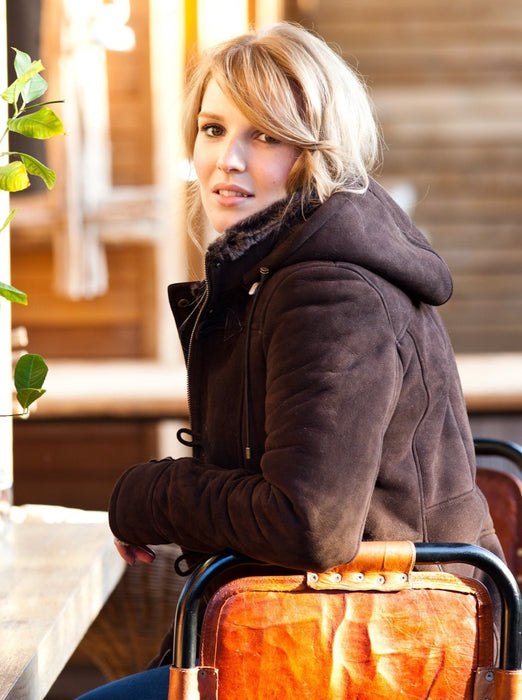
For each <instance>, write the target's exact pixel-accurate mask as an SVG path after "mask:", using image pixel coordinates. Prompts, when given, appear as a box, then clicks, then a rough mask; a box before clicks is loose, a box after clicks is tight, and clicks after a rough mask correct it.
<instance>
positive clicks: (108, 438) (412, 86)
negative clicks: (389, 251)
mask: <svg viewBox="0 0 522 700" xmlns="http://www.w3.org/2000/svg"><path fill="white" fill-rule="evenodd" d="M6 9H7V47H12V46H16V47H17V48H19V49H21V50H24V51H26V52H27V53H29V54H30V55H31V57H32V58H37V57H41V58H42V60H43V62H44V65H45V67H46V70H45V72H44V74H43V75H44V77H45V78H46V79H47V81H48V83H49V90H48V93H47V95H46V97H47V98H48V99H60V98H63V99H64V100H65V102H64V103H63V104H61V105H57V106H56V111H58V112H59V114H60V116H61V117H62V120H63V121H64V123H65V127H66V132H67V135H66V136H65V137H58V138H55V139H53V140H51V141H47V142H42V143H41V144H38V145H39V146H40V147H41V148H42V149H44V153H43V157H44V158H45V159H46V162H48V164H49V165H51V166H52V167H53V168H54V169H55V170H56V172H57V179H58V184H57V186H56V188H55V189H54V190H53V191H52V192H47V191H46V190H44V191H42V189H41V188H38V185H37V183H34V186H33V187H31V188H30V189H29V190H28V191H26V192H24V193H20V194H17V195H15V196H13V197H12V198H11V199H12V200H13V201H14V205H15V206H17V207H18V208H19V212H18V214H17V216H16V218H15V220H14V221H13V223H12V226H11V250H12V255H11V266H12V282H13V284H14V285H15V286H17V287H19V288H21V289H23V290H24V291H26V292H27V293H28V296H29V304H28V306H27V307H21V306H19V305H13V308H12V316H13V320H12V323H13V327H14V328H19V327H22V328H24V329H26V331H27V337H28V344H27V346H26V349H28V350H29V351H30V352H37V353H40V354H42V355H43V356H44V357H45V359H46V360H47V361H48V364H49V366H50V373H49V378H48V383H47V387H48V391H47V394H46V396H45V397H44V398H43V399H42V400H41V401H40V402H39V405H38V407H37V410H36V411H35V412H33V414H32V415H31V418H30V420H27V421H20V420H18V421H15V424H14V460H15V501H16V502H17V503H25V502H34V501H39V502H45V503H58V504H61V505H71V506H77V507H85V508H98V509H103V508H105V507H106V502H107V497H108V494H109V493H110V488H111V486H112V484H113V483H114V480H115V478H116V477H117V475H118V474H119V473H120V472H121V471H122V469H123V468H125V467H126V466H127V465H129V464H132V463H135V462H138V461H144V460H146V459H148V458H150V457H151V456H156V455H158V454H166V453H172V452H173V451H175V450H176V449H177V447H176V444H177V443H176V442H175V440H174V439H173V433H172V429H173V427H175V425H176V420H178V419H179V420H181V421H183V417H184V413H185V404H184V390H185V386H184V378H183V367H182V362H181V358H180V355H179V351H178V348H177V340H176V337H175V331H174V324H173V323H172V321H171V317H170V311H169V309H168V307H167V300H166V286H167V284H168V283H169V282H172V281H176V280H182V279H186V278H188V277H197V276H198V275H199V274H200V272H201V259H200V254H199V253H198V251H197V249H196V248H195V247H194V245H193V244H191V242H190V241H189V239H188V237H187V234H186V231H185V226H184V203H185V201H184V191H185V179H184V178H185V176H186V173H187V167H186V163H185V162H184V160H183V154H182V152H181V147H180V123H179V110H180V95H181V90H182V85H183V75H184V70H185V66H186V61H187V59H188V57H189V56H190V55H192V54H193V53H194V52H197V51H198V50H200V49H201V48H203V47H204V46H205V45H207V44H211V43H214V42H215V41H217V40H219V39H221V38H225V37H226V36H229V35H234V34H237V33H238V32H241V31H243V30H244V29H245V28H246V27H247V26H248V25H250V24H257V25H259V24H264V23H266V22H270V21H273V20H277V19H280V18H284V19H288V20H294V21H298V22H301V23H302V24H304V25H305V26H307V27H310V28H313V29H314V30H316V31H317V32H318V33H319V34H321V35H322V36H324V37H325V38H326V40H327V41H328V42H330V43H331V44H333V45H334V46H336V47H338V49H339V50H340V51H341V52H342V55H343V56H344V58H345V59H346V60H347V61H348V62H349V63H350V64H351V65H352V66H354V67H355V68H357V70H358V71H359V72H360V73H361V74H362V76H363V77H364V78H365V79H366V81H367V83H368V85H369V88H370V91H371V94H372V97H373V99H374V101H375V104H376V109H377V114H378V117H379V119H380V122H381V125H382V133H383V138H384V142H385V149H384V153H383V162H382V166H381V167H380V169H379V171H378V172H377V173H376V177H377V178H378V179H379V180H380V181H381V182H382V183H383V184H384V185H385V186H386V187H387V188H389V189H390V191H391V192H392V193H393V194H394V196H395V197H396V198H397V199H398V200H399V201H400V202H401V203H402V205H403V206H404V207H405V208H406V209H407V210H408V211H409V212H410V213H411V215H412V216H413V218H414V220H415V222H416V223H417V224H418V225H419V226H420V228H421V229H422V230H423V231H424V232H425V233H426V235H427V236H428V237H429V238H430V239H431V241H432V242H433V244H434V246H435V247H436V249H437V250H438V251H439V252H440V253H441V254H442V255H443V256H444V257H445V259H446V260H447V262H448V264H449V266H450V268H451V270H452V272H453V275H454V280H455V293H454V296H453V298H452V300H451V301H450V302H449V303H448V304H447V305H446V306H445V307H443V309H442V315H443V317H444V321H445V322H446V324H447V326H448V328H449V332H450V335H451V338H452V341H453V344H454V348H455V351H456V353H457V354H458V356H464V357H468V358H469V357H471V356H472V357H475V356H477V357H480V356H483V357H490V356H495V357H497V356H498V357H503V356H504V355H505V356H506V357H509V358H510V359H511V360H513V357H515V358H517V357H518V356H517V355H516V354H517V353H518V352H520V350H521V349H522V227H521V221H522V197H521V194H522V167H521V165H522V90H521V87H522V41H521V38H522V7H521V6H520V4H519V3H518V2H515V0H498V1H497V2H495V3H492V2H491V1H488V0H463V1H462V2H459V3H454V2H453V1H452V0H424V1H423V2H422V3H418V2H416V0H396V1H395V2H393V3H390V2H388V1H387V0H349V1H348V2H347V1H346V0H342V1H341V0H223V1H222V2H220V3H215V2H212V1H211V0H186V2H182V1H181V0H113V2H108V1H107V2H103V0H82V2H78V1H76V0H7V2H6ZM11 63H12V51H11V49H8V65H10V64H11ZM40 155H42V154H40ZM509 367H510V369H509V371H510V372H514V376H513V380H516V376H515V375H516V374H517V372H518V376H519V377H520V376H522V371H519V370H520V363H518V362H515V363H514V364H513V362H512V363H511V364H510V365H509ZM511 368H514V369H511ZM486 380H487V377H484V381H486ZM506 408H509V411H508V410H506ZM515 408H516V409H517V410H513V406H512V405H510V406H509V407H506V406H502V405H498V406H496V408H495V411H489V413H488V410H489V409H488V406H480V405H479V406H474V409H473V413H474V414H475V413H476V414H477V415H476V416H475V415H474V416H473V420H474V421H476V422H475V424H476V425H478V427H477V430H480V432H484V430H487V431H488V432H489V434H491V433H492V431H493V432H495V433H498V432H499V431H500V432H501V433H503V436H504V437H510V438H511V439H517V438H518V439H519V440H520V439H522V429H521V425H520V418H519V414H518V413H517V411H518V409H519V408H520V407H515ZM497 409H498V410H497ZM486 414H487V415H486ZM481 421H482V423H481ZM484 421H486V424H485V427H484V428H483V427H482V424H483V422H484ZM506 433H507V434H506Z"/></svg>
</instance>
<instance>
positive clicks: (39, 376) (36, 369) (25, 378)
mask: <svg viewBox="0 0 522 700" xmlns="http://www.w3.org/2000/svg"><path fill="white" fill-rule="evenodd" d="M47 371H48V367H47V365H46V364H45V361H44V359H43V357H42V356H41V355H33V354H27V355H22V357H20V359H19V360H18V362H17V363H16V367H15V372H14V382H15V389H16V398H17V400H18V403H19V404H20V406H21V407H22V408H23V409H24V410H27V408H28V407H29V406H30V405H31V404H32V403H33V402H34V401H36V400H37V399H39V398H40V396H42V394H44V393H45V389H42V386H43V383H44V381H45V378H46V376H47Z"/></svg>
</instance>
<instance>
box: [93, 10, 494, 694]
mask: <svg viewBox="0 0 522 700" xmlns="http://www.w3.org/2000/svg"><path fill="white" fill-rule="evenodd" d="M185 141H186V146H187V151H188V153H189V155H190V157H191V159H192V161H193V164H194V169H195V172H196V174H197V182H196V183H195V193H194V197H193V202H192V214H191V220H192V221H193V222H194V221H195V220H197V216H198V215H202V216H204V217H206V219H207V223H208V224H209V225H210V227H211V228H212V229H213V231H215V238H214V239H213V240H212V241H211V242H210V244H209V246H208V250H207V251H206V257H205V271H206V276H205V280H204V281H203V282H201V283H180V284H174V285H172V286H171V287H170V288H169V297H170V303H171V307H172V310H173V313H174V317H175V320H176V323H177V326H178V330H179V334H180V339H181V344H182V346H183V349H184V352H185V358H186V362H187V368H188V380H189V406H190V421H191V424H190V429H189V430H187V431H186V432H185V437H184V438H183V439H184V440H185V441H188V442H190V444H191V445H192V448H193V456H192V457H183V458H178V459H171V458H165V459H161V460H157V461H151V462H147V463H144V464H138V465H135V466H134V467H132V468H130V469H129V470H128V471H126V472H125V473H124V474H123V475H122V477H121V478H120V480H119V482H118V483H117V485H116V487H115V489H114V492H113V494H112V498H111V503H110V524H111V528H112V530H113V532H114V534H115V536H116V537H117V546H118V549H119V551H120V553H121V554H122V556H123V557H124V558H125V559H126V560H127V561H129V563H133V562H134V561H135V559H136V558H138V559H142V560H144V561H150V560H152V558H153V553H152V550H150V549H149V547H148V545H151V544H152V545H153V544H159V543H168V542H175V543H177V544H178V545H180V546H181V547H182V549H183V550H184V551H185V552H186V554H187V557H188V560H189V561H197V560H198V559H201V558H202V557H204V556H206V555H207V554H209V553H215V552H218V551H220V550H225V549H232V550H236V551H239V552H242V553H244V554H246V555H249V556H250V557H253V558H256V559H260V560H263V561H266V562H272V563H275V564H280V565H284V566H286V567H292V568H296V569H308V570H315V571H321V570H325V569H327V568H329V567H332V566H334V565H336V564H339V563H342V562H348V561H350V560H351V559H352V558H353V557H354V556H355V554H356V553H357V550H358V547H359V543H360V542H361V540H364V539H383V540H386V539H392V540H393V539H395V540H396V539H411V540H414V541H430V540H431V541H467V542H469V543H478V544H480V545H482V546H484V547H487V548H489V549H491V550H492V551H494V552H495V553H497V554H501V550H500V546H499V544H498V540H497V538H496V535H495V532H494V530H493V525H492V522H491V518H490V516H489V513H488V509H487V505H486V503H485V500H484V498H483V497H482V495H481V494H480V492H479V491H478V490H477V488H476V485H475V464H474V458H473V444H472V437H471V434H470V428H469V425H468V420H467V416H466V410H465V406H464V401H463V398H462V394H461V389H460V385H459V379H458V376H457V370H456V366H455V361H454V357H453V352H452V349H451V344H450V341H449V339H448V336H447V334H446V331H445V330H444V328H443V326H442V324H441V321H440V319H439V316H438V313H437V311H436V310H435V308H434V307H436V306H438V305H440V304H443V303H444V302H446V301H447V300H448V298H449V297H450V295H451V292H452V281H451V277H450V274H449V272H448V269H447V267H446V265H445V263H444V262H443V261H442V260H441V258H440V257H439V256H438V255H437V253H436V252H435V251H434V250H433V249H432V248H431V247H430V245H429V243H428V242H427V241H426V240H425V238H424V237H423V236H422V234H421V233H420V232H419V231H418V230H417V229H416V228H415V226H414V225H413V223H412V222H411V220H410V219H409V218H408V216H407V215H406V214H405V213H404V212H403V211H402V210H401V209H399V207H398V206H397V205H396V204H395V203H394V202H393V201H392V199H391V198H390V197H389V196H388V195H387V194H386V192H384V190H383V189H382V188H381V187H380V186H379V185H377V184H376V182H375V181H374V180H373V179H372V178H371V177H370V174H369V173H370V171H371V169H372V168H373V166H374V164H375V162H376V159H377V155H378V141H379V139H378V131H377V127H376V124H375V121H374V118H373V114H372V108H371V105H370V102H369V100H368V97H367V94H366V90H365V88H364V86H363V84H362V82H361V81H360V79H359V78H358V77H357V75H356V74H355V73H354V72H353V71H352V70H351V69H350V68H349V67H348V66H347V65H346V64H345V63H344V62H343V61H342V59H341V58H340V57H339V56H338V55H337V54H336V53H335V51H333V50H331V49H330V48H329V47H328V46H327V45H326V43H325V42H324V41H322V40H321V39H319V38H317V37H316V36H314V35H312V34H311V33H309V32H307V31H305V30H303V29H302V28H300V27H297V26H293V25H290V24H285V23H280V24H276V25H274V26H269V27H266V28H263V29H261V30H259V31H257V32H252V33H249V34H247V35H245V36H242V37H239V38H237V39H235V40H233V41H229V42H227V43H225V44H223V45H220V46H218V47H216V48H215V49H214V50H212V51H211V52H210V53H209V54H207V55H205V56H204V57H202V58H201V60H200V61H199V63H198V65H197V67H196V69H195V71H194V73H193V75H192V79H191V82H190V84H189V90H188V94H187V98H186V119H185ZM200 224H201V222H200ZM166 639H167V643H166V644H165V645H164V647H163V649H162V651H161V653H160V654H159V656H158V660H157V662H156V663H168V662H169V661H170V654H169V651H168V649H169V643H170V639H171V636H170V635H167V637H166ZM147 684H149V685H150V689H149V690H145V688H148V687H149V686H148V685H147ZM167 685H168V674H167V667H166V666H164V667H162V666H159V667H158V668H156V669H154V670H149V671H147V672H145V673H143V674H139V675H138V676H135V677H132V678H130V679H126V680H125V681H120V682H118V683H116V684H112V685H111V686H107V687H105V688H103V689H100V690H98V691H95V692H94V693H93V694H92V696H91V695H89V697H92V698H95V697H96V698H119V697H122V698H123V697H125V698H129V697H140V698H141V700H146V699H147V698H149V697H154V698H159V697H166V688H167ZM130 693H134V694H133V695H131V694H130ZM147 693H149V694H147ZM162 693H163V695H162Z"/></svg>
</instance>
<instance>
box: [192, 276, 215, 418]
mask: <svg viewBox="0 0 522 700" xmlns="http://www.w3.org/2000/svg"><path fill="white" fill-rule="evenodd" d="M209 296H210V295H209V285H208V276H206V275H205V291H204V293H203V297H202V299H201V302H200V305H199V309H198V314H197V316H196V320H195V322H194V325H193V326H192V331H191V333H190V339H189V344H188V348H187V408H188V414H189V417H190V419H191V427H192V398H191V393H190V381H189V377H190V365H191V361H192V346H193V341H194V336H195V334H196V330H197V327H198V324H199V320H200V318H201V314H202V313H203V311H204V309H205V306H206V305H207V301H208V298H209Z"/></svg>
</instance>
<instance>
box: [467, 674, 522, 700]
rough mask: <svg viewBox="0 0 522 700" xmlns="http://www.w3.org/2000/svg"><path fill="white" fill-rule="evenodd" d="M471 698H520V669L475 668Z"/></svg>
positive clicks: (521, 684)
mask: <svg viewBox="0 0 522 700" xmlns="http://www.w3.org/2000/svg"><path fill="white" fill-rule="evenodd" d="M473 700H522V669H520V671H503V670H501V669H498V668H479V669H477V674H476V676H475V689H474V693H473Z"/></svg>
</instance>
